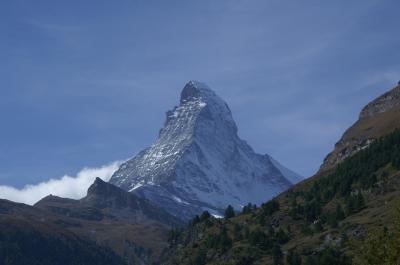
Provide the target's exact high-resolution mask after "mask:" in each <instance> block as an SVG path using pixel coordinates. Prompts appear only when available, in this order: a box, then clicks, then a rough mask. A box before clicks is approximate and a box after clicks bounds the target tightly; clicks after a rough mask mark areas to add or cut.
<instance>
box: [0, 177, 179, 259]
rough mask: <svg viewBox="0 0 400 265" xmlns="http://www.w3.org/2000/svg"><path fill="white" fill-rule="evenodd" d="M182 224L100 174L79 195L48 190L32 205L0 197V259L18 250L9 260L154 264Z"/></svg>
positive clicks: (10, 255)
mask: <svg viewBox="0 0 400 265" xmlns="http://www.w3.org/2000/svg"><path fill="white" fill-rule="evenodd" d="M182 225H183V223H182V222H181V221H180V220H179V219H177V218H176V217H174V216H172V215H170V214H168V213H167V212H166V211H164V210H163V209H161V208H159V207H157V206H155V205H152V204H151V203H150V202H149V201H148V200H146V199H143V198H139V197H137V196H136V195H134V194H132V193H128V192H126V191H124V190H122V189H120V188H118V187H115V186H113V185H112V184H109V183H106V182H104V181H102V180H101V179H99V178H98V179H96V181H95V182H94V183H93V184H92V186H91V187H90V188H89V189H88V193H87V196H86V197H84V198H82V199H81V200H72V199H65V198H60V197H57V196H52V195H49V196H47V197H45V198H43V199H42V200H40V201H39V202H37V203H36V204H35V205H34V207H32V206H28V205H25V204H18V203H13V202H10V201H6V200H0V228H1V229H0V264H8V263H4V262H6V261H8V260H10V259H11V260H13V257H18V255H21V256H22V257H23V258H22V259H16V260H14V261H13V262H11V263H9V264H126V263H125V262H126V261H128V264H150V263H151V262H153V261H154V260H156V259H157V256H158V255H160V254H161V251H162V250H163V248H164V247H165V246H166V244H167V243H166V242H167V234H168V231H169V229H170V228H172V227H179V226H182ZM3 228H4V229H3ZM40 246H43V248H41V247H40ZM46 252H48V253H50V254H49V255H48V256H46V255H44V254H45V253H46ZM72 252H74V255H71V253H72ZM75 256H76V257H75ZM27 260H31V261H32V262H28V263H26V262H25V263H24V262H23V261H27ZM2 262H3V263H2ZM35 262H36V263H35ZM46 262H47V263H46Z"/></svg>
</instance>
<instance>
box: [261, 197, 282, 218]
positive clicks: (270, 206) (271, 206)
mask: <svg viewBox="0 0 400 265" xmlns="http://www.w3.org/2000/svg"><path fill="white" fill-rule="evenodd" d="M261 209H262V211H263V213H264V214H265V215H272V214H273V213H274V212H277V211H279V203H278V201H276V200H270V201H268V202H266V203H263V204H262V205H261Z"/></svg>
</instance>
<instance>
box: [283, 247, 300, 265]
mask: <svg viewBox="0 0 400 265" xmlns="http://www.w3.org/2000/svg"><path fill="white" fill-rule="evenodd" d="M286 261H287V263H288V264H289V265H301V263H302V260H301V256H300V255H299V253H297V252H296V251H294V250H293V249H291V250H289V252H288V254H287V256H286Z"/></svg>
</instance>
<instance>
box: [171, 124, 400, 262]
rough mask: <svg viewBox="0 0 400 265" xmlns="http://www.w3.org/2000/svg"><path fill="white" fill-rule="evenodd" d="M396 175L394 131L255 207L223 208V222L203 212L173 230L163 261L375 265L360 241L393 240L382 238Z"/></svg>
mask: <svg viewBox="0 0 400 265" xmlns="http://www.w3.org/2000/svg"><path fill="white" fill-rule="evenodd" d="M399 170H400V130H398V129H397V130H395V131H394V132H392V133H390V134H388V135H387V136H385V137H383V138H380V139H378V140H376V141H374V142H373V143H372V144H371V145H370V146H369V147H368V148H366V149H364V150H362V151H360V152H358V153H357V154H355V155H354V156H352V157H349V158H347V159H345V160H344V161H343V162H342V163H341V164H339V165H338V166H337V167H336V168H334V169H332V170H330V171H326V172H324V173H322V174H320V175H317V176H315V177H313V178H311V179H308V180H306V181H304V182H302V183H300V184H299V185H296V186H295V187H293V188H292V189H290V190H288V191H287V192H285V193H283V194H281V195H280V196H278V197H277V198H275V199H273V200H271V201H269V202H266V203H264V204H263V205H261V207H259V208H257V207H256V206H255V205H251V204H249V205H247V206H246V207H244V208H243V211H242V212H241V213H239V214H235V212H234V211H233V209H232V208H231V207H228V208H227V210H226V213H225V218H223V219H216V218H213V217H211V216H210V215H209V214H208V213H207V212H204V213H203V214H202V215H201V216H198V217H196V218H194V219H193V220H192V222H191V224H190V225H189V227H188V228H187V229H185V230H182V231H176V230H173V231H171V234H170V248H169V250H168V253H166V254H165V257H166V262H165V263H167V264H194V265H202V264H232V265H233V264H237V265H245V264H290V265H299V264H307V265H309V264H319V265H320V264H322V265H323V264H377V263H374V262H373V260H374V258H376V257H374V255H375V252H374V251H373V250H371V249H369V251H367V248H368V247H371V246H372V244H369V245H365V244H364V245H363V244H362V243H363V242H364V241H365V242H381V243H382V242H383V241H384V240H388V242H392V241H393V240H394V239H393V238H391V237H385V235H387V233H388V231H390V230H391V229H395V228H393V227H394V221H393V220H394V219H393V216H394V215H395V212H396V211H395V210H394V209H395V207H396V205H399V198H400V194H399V189H398V187H399V183H400V173H399ZM381 231H384V232H381ZM393 231H396V230H393ZM366 239H370V240H372V241H368V240H366ZM379 240H381V241H379ZM390 240H392V241H390ZM396 242H397V241H396ZM375 244H376V243H375ZM392 245H394V246H395V244H394V243H392ZM397 247H398V245H397ZM394 248H395V250H390V251H389V250H388V251H387V252H388V253H389V252H393V251H394V252H395V251H398V250H396V246H395V247H394ZM397 253H398V252H397ZM368 255H370V257H368ZM381 255H383V256H384V255H385V254H381ZM392 259H393V258H392ZM368 260H370V261H368ZM388 264H397V263H388Z"/></svg>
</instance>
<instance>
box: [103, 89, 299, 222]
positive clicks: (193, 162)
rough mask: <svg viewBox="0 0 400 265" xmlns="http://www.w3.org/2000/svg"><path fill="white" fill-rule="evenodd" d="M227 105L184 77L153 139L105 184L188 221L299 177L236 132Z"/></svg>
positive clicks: (257, 198) (256, 199)
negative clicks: (177, 98) (177, 102)
mask: <svg viewBox="0 0 400 265" xmlns="http://www.w3.org/2000/svg"><path fill="white" fill-rule="evenodd" d="M237 131H238V129H237V126H236V123H235V122H234V120H233V117H232V113H231V110H230V109H229V107H228V105H227V104H226V103H225V102H224V101H223V100H222V99H221V98H220V97H219V96H217V95H216V94H215V92H214V91H212V90H211V89H210V88H209V87H208V86H207V85H205V84H203V83H200V82H197V81H190V82H189V83H187V84H186V85H185V87H184V89H183V90H182V93H181V98H180V105H179V106H177V107H175V108H174V109H173V110H170V111H168V112H167V117H166V121H165V124H164V127H163V128H162V129H161V131H160V134H159V137H158V139H157V140H156V142H155V143H154V144H153V145H152V146H150V147H149V148H147V149H145V150H143V151H142V152H140V153H139V154H138V155H136V156H135V157H134V158H132V159H131V160H129V161H127V162H125V163H124V164H122V165H121V167H120V168H119V169H118V170H117V171H116V172H115V173H114V175H113V176H112V177H111V179H110V183H112V184H114V185H116V186H119V187H121V188H123V189H125V190H127V191H129V192H133V193H135V194H138V195H139V196H142V197H144V198H147V199H149V200H150V201H152V202H153V203H155V204H157V205H159V206H160V207H163V208H164V209H166V210H167V211H168V212H169V213H171V214H172V215H175V216H177V217H179V218H181V219H183V220H188V219H190V218H192V217H193V216H194V215H196V214H199V213H201V212H202V211H204V210H208V211H210V212H211V213H212V214H215V215H221V214H222V212H223V209H225V208H226V206H227V205H229V204H231V205H233V206H234V207H235V208H236V209H241V207H242V206H244V205H246V204H247V203H249V202H252V203H257V204H259V203H261V202H263V201H265V200H268V199H270V198H272V197H273V196H275V195H277V194H278V193H280V192H281V191H283V190H285V189H287V188H289V187H290V186H291V185H293V184H294V183H296V182H297V181H299V180H300V179H302V178H301V177H300V176H299V175H297V174H295V173H293V172H291V171H289V170H287V169H286V168H285V167H283V166H282V165H280V164H279V163H278V162H277V161H275V160H273V159H272V158H271V157H270V156H269V155H259V154H256V153H255V152H254V151H253V149H252V148H251V147H250V146H249V145H248V144H247V143H246V142H245V141H243V140H241V139H240V138H239V137H238V135H237Z"/></svg>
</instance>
